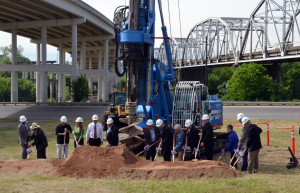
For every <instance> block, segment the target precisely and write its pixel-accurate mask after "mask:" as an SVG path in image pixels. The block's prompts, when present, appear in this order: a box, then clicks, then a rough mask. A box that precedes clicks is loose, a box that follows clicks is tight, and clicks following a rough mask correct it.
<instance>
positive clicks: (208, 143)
mask: <svg viewBox="0 0 300 193" xmlns="http://www.w3.org/2000/svg"><path fill="white" fill-rule="evenodd" d="M202 123H203V127H202V128H203V129H202V138H201V144H200V147H204V148H205V153H206V157H207V160H213V151H214V133H213V127H212V125H211V124H210V122H209V115H207V114H204V115H203V116H202Z"/></svg>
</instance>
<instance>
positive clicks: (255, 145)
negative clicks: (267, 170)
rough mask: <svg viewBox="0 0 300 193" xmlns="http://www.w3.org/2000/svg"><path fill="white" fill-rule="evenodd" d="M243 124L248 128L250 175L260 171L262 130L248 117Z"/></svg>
mask: <svg viewBox="0 0 300 193" xmlns="http://www.w3.org/2000/svg"><path fill="white" fill-rule="evenodd" d="M242 124H243V125H244V126H245V127H246V128H248V135H247V143H246V150H248V173H249V174H251V173H252V171H253V173H257V171H258V154H259V150H260V148H262V146H261V141H260V133H261V132H262V130H261V128H259V127H258V126H257V125H255V124H252V123H251V122H250V119H249V118H248V117H244V118H243V119H242Z"/></svg>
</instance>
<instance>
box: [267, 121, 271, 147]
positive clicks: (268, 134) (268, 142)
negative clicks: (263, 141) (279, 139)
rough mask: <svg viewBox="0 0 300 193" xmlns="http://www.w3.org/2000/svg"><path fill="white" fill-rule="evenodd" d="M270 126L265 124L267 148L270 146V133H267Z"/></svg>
mask: <svg viewBox="0 0 300 193" xmlns="http://www.w3.org/2000/svg"><path fill="white" fill-rule="evenodd" d="M269 126H270V124H269V122H267V146H270V131H269V129H270V127H269Z"/></svg>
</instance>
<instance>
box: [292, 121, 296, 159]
mask: <svg viewBox="0 0 300 193" xmlns="http://www.w3.org/2000/svg"><path fill="white" fill-rule="evenodd" d="M294 127H295V125H293V127H292V130H291V137H292V152H293V154H294V156H295V130H294Z"/></svg>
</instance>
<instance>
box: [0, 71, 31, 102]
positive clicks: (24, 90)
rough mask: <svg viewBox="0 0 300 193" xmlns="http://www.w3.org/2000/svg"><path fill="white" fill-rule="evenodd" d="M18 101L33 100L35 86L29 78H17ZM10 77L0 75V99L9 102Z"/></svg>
mask: <svg viewBox="0 0 300 193" xmlns="http://www.w3.org/2000/svg"><path fill="white" fill-rule="evenodd" d="M18 83H19V85H18V101H19V102H35V86H34V84H33V82H32V81H31V80H27V79H19V80H18ZM10 88H11V85H10V77H1V76H0V100H1V101H3V102H10Z"/></svg>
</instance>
